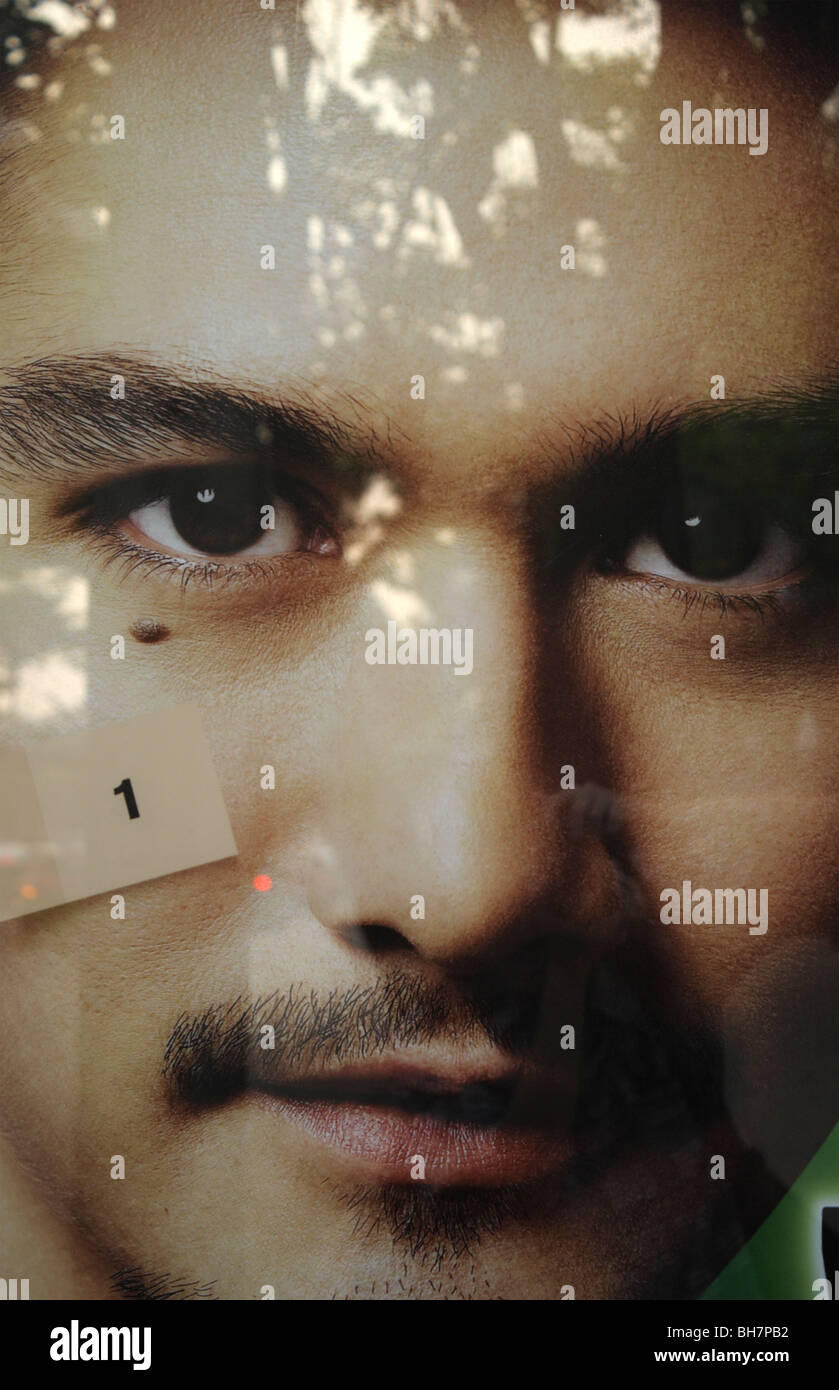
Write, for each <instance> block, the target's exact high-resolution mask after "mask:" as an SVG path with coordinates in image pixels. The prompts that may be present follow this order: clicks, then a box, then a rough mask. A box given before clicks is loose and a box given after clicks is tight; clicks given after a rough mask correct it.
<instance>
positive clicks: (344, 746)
mask: <svg viewBox="0 0 839 1390" xmlns="http://www.w3.org/2000/svg"><path fill="white" fill-rule="evenodd" d="M364 615H365V616H364V619H363V627H361V626H360V632H359V639H358V640H359V651H358V652H357V654H355V655H354V657H353V659H352V660H351V662H350V674H349V677H348V682H347V686H346V688H345V691H344V693H343V709H342V713H341V718H340V721H339V727H340V736H339V743H340V756H339V757H335V758H333V759H331V760H330V771H329V774H328V777H329V794H328V795H327V796H326V797H325V798H324V801H323V807H324V816H328V817H329V820H328V822H327V823H325V824H324V825H323V829H324V831H325V835H326V839H327V841H328V844H329V848H330V858H331V864H330V878H331V882H332V884H333V889H334V891H335V893H336V894H337V895H338V897H339V898H340V910H339V911H340V915H341V916H342V917H344V918H345V919H346V917H347V915H348V914H349V915H352V917H354V918H355V919H356V920H358V919H359V918H362V919H366V920H368V921H370V920H375V921H379V922H382V923H385V924H388V925H393V926H396V927H398V928H399V929H400V930H402V931H404V932H406V934H410V935H415V936H416V938H417V939H418V940H420V939H421V940H422V942H423V943H424V944H425V945H428V943H429V942H430V941H432V939H433V931H435V930H439V931H440V932H442V933H444V934H445V935H446V936H447V938H448V940H449V943H450V944H451V943H452V942H453V940H454V938H455V937H458V936H459V937H460V938H462V940H467V939H468V938H470V937H472V936H475V937H476V938H477V937H479V936H480V935H481V934H482V933H484V932H486V931H490V930H491V929H492V926H493V923H494V922H495V921H497V920H500V919H501V918H503V917H505V916H506V915H508V914H509V913H510V912H511V911H512V910H514V908H513V905H514V904H520V903H521V902H522V899H523V898H524V897H528V896H533V897H537V896H538V895H539V893H540V891H541V889H542V887H543V885H544V880H545V877H546V874H547V872H548V861H549V853H548V848H549V837H548V835H547V833H546V827H547V824H548V822H549V820H550V818H551V807H552V806H553V809H554V810H555V798H552V797H551V796H550V787H549V785H548V782H549V777H546V769H545V768H544V767H543V766H541V764H540V758H539V734H538V727H537V724H538V721H537V719H536V718H535V714H534V711H535V710H536V709H537V707H538V699H537V691H536V684H537V680H538V659H537V655H536V643H535V640H534V638H535V632H534V623H535V615H534V610H533V605H532V603H531V601H530V597H529V591H528V583H527V578H526V575H525V574H524V572H523V568H522V566H521V564H520V562H519V561H518V560H517V559H516V558H514V557H510V556H506V557H504V558H502V557H500V556H499V555H498V554H497V552H489V551H487V553H479V552H478V551H477V549H476V548H469V549H467V548H466V547H464V548H462V549H458V548H457V547H452V548H451V549H450V550H448V551H447V552H446V553H445V554H443V555H441V553H440V548H439V547H435V549H434V550H433V551H432V553H431V555H430V556H429V555H427V554H425V555H422V556H420V555H419V554H416V553H415V554H413V555H412V564H411V565H410V566H409V565H405V566H404V568H403V582H402V583H401V584H396V583H392V582H390V581H389V580H388V581H384V580H382V581H376V580H374V581H373V582H372V583H371V586H370V590H369V593H368V595H367V600H366V603H365V607H364ZM424 630H425V631H426V632H432V633H436V634H438V636H437V637H433V636H432V637H429V638H428V639H427V640H426V642H425V645H423V631H424ZM362 632H363V634H364V642H363V645H362V641H361V633H362ZM412 632H413V633H414V634H415V637H416V640H415V642H414V640H413V639H412V638H411V637H410V633H412ZM458 633H459V634H460V635H459V637H458ZM467 633H468V634H470V635H471V636H470V638H469V640H467ZM439 634H443V635H442V636H439ZM470 644H471V669H468V667H469V664H470V663H469V662H468V661H467V660H466V659H465V657H466V653H467V652H468V651H469V649H470ZM435 653H436V656H437V661H436V663H435V661H434V656H435ZM447 655H450V656H451V662H450V664H448V665H446V664H443V663H444V659H445V658H446V656H447ZM458 659H459V660H460V672H461V673H460V674H458V665H457V664H456V662H457V660H458ZM418 896H419V897H422V898H423V899H424V900H425V907H426V916H425V917H424V918H418V917H416V916H412V915H411V912H412V903H413V904H414V908H416V903H415V900H416V898H417V897H418ZM326 897H327V899H328V898H329V894H328V893H327V895H326ZM324 909H325V910H326V911H327V912H330V913H332V914H334V911H335V904H334V902H333V903H332V904H330V903H329V902H328V901H324V902H322V905H321V911H323V910H324ZM432 912H433V915H432ZM432 921H433V922H434V923H435V924H436V926H435V927H434V928H432V926H431V925H430V924H431V922H432ZM461 944H462V943H461ZM455 949H459V947H458V946H456V947H455Z"/></svg>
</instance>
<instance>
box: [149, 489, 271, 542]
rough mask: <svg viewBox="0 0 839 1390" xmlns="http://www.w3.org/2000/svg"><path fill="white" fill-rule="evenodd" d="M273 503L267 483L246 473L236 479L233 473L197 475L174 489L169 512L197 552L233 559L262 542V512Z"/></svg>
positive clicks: (175, 524) (185, 538) (180, 531)
mask: <svg viewBox="0 0 839 1390" xmlns="http://www.w3.org/2000/svg"><path fill="white" fill-rule="evenodd" d="M202 498H203V499H204V500H202ZM270 500H271V488H270V487H269V486H268V485H267V484H266V481H265V479H264V478H263V477H261V476H259V475H256V474H254V473H250V474H249V473H248V472H247V470H245V469H241V470H238V471H237V472H236V474H235V476H233V477H231V474H230V470H226V473H225V474H224V475H222V474H219V473H215V472H213V471H208V472H204V471H201V472H198V471H196V472H195V475H194V478H186V479H184V480H183V481H182V482H181V483H180V484H179V486H178V487H177V488H176V489H173V491H172V493H171V495H170V498H169V510H170V513H171V516H172V524H173V526H174V527H175V530H176V531H177V532H178V535H179V536H180V537H181V538H182V540H185V541H186V542H187V544H188V545H190V546H191V547H192V548H193V549H194V550H203V551H204V552H205V553H206V554H208V555H232V554H234V552H236V551H238V550H245V549H246V548H247V547H248V546H249V545H253V544H254V542H255V541H257V540H259V538H260V536H261V535H262V534H263V532H262V527H261V526H260V519H261V518H260V508H261V507H264V506H265V505H266V504H267V503H268V502H270Z"/></svg>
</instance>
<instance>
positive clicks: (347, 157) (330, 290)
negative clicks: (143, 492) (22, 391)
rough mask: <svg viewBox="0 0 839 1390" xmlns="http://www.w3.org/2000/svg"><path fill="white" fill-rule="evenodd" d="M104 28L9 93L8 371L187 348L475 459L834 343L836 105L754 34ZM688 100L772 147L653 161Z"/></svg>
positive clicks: (385, 8)
mask: <svg viewBox="0 0 839 1390" xmlns="http://www.w3.org/2000/svg"><path fill="white" fill-rule="evenodd" d="M695 9H696V10H699V9H700V7H695ZM115 12H116V25H115V26H114V27H113V29H107V30H102V29H92V30H91V31H90V32H89V33H87V34H84V35H82V36H81V37H79V38H78V39H77V40H75V41H74V42H73V43H71V44H69V45H68V46H67V48H66V50H65V52H64V53H63V54H62V55H61V56H60V57H54V58H52V59H50V60H48V61H47V62H46V63H45V64H43V65H41V67H40V68H39V75H40V76H41V79H42V81H41V86H40V87H39V88H37V89H35V90H34V91H32V92H25V93H21V94H20V95H19V96H18V97H16V100H18V101H19V103H20V106H21V111H20V119H22V120H23V121H24V122H25V123H26V125H27V126H28V128H29V136H30V138H31V137H32V136H33V133H34V136H35V137H37V138H35V139H34V141H33V143H32V144H31V148H29V149H28V150H27V151H25V152H24V153H22V154H20V155H18V156H17V159H18V160H19V162H20V164H21V167H22V168H24V170H25V187H26V190H27V198H26V208H25V211H24V213H23V215H22V216H21V217H20V221H19V227H18V236H19V238H20V244H21V245H22V247H23V248H24V252H25V254H24V255H23V256H22V257H18V258H17V270H16V271H15V274H14V277H13V278H14V286H13V289H14V297H13V311H12V313H11V315H10V319H9V320H8V321H9V322H10V324H11V332H10V337H9V338H7V343H8V353H9V358H10V360H15V359H18V358H21V357H30V356H33V355H40V354H43V353H46V352H54V351H56V350H59V351H61V352H72V351H86V352H89V351H100V350H102V349H108V348H110V347H112V346H116V345H119V346H121V347H125V346H128V347H131V348H132V349H136V348H140V349H142V350H148V351H149V352H151V353H153V354H154V355H155V356H156V357H160V356H165V357H174V358H176V359H177V358H178V357H179V356H184V355H186V356H191V355H193V354H197V355H198V356H199V357H203V358H206V359H208V360H212V362H213V363H214V364H215V365H218V366H221V367H223V369H224V370H225V371H227V372H230V373H231V374H233V375H235V376H239V377H242V378H247V379H248V380H249V381H252V382H255V383H257V384H258V385H260V386H263V387H266V388H268V389H270V388H271V387H272V386H274V385H277V386H279V385H281V384H282V383H283V382H291V381H296V382H300V383H307V384H308V383H314V384H316V385H318V386H320V387H322V388H323V389H324V390H327V391H328V390H331V389H336V390H343V391H359V392H363V393H365V394H367V395H371V396H373V397H375V398H376V399H377V400H379V401H381V403H382V407H383V409H385V408H386V409H387V410H388V412H389V413H390V414H394V415H396V417H397V419H399V418H400V416H402V417H404V418H405V420H406V422H407V428H409V430H410V432H411V434H412V435H413V436H414V437H426V438H427V439H428V441H429V443H430V444H431V445H434V446H440V445H441V444H442V443H443V442H444V441H446V440H449V439H451V436H452V430H453V429H455V428H458V427H462V425H463V421H464V418H465V417H468V418H469V419H470V420H471V421H472V422H473V423H472V424H471V426H470V432H471V436H472V441H473V451H472V452H473V456H476V457H477V456H480V454H481V452H482V450H484V449H489V450H492V449H494V448H496V447H497V446H498V445H499V443H500V442H501V441H503V440H504V439H505V438H506V437H507V435H508V434H509V437H510V439H513V438H518V437H520V435H521V431H522V428H523V423H524V422H526V425H527V428H528V429H533V430H537V429H539V428H541V425H542V424H543V423H544V422H545V421H549V420H551V419H554V418H560V419H562V420H565V419H568V420H571V419H574V420H578V419H590V418H591V417H593V416H595V415H598V414H600V413H602V412H604V411H608V412H627V413H629V412H631V411H633V410H637V409H645V408H647V407H648V406H650V405H651V404H653V403H660V402H662V401H666V402H676V401H683V400H685V399H695V398H701V397H707V393H708V380H709V376H710V375H711V374H712V373H716V372H720V373H723V374H724V375H725V376H726V382H727V387H728V390H729V393H731V394H733V393H734V392H736V391H738V390H743V391H748V390H749V389H751V388H753V387H755V386H757V385H760V384H762V383H763V382H765V379H766V377H767V376H769V377H772V378H778V377H782V376H797V375H802V374H806V373H808V372H810V371H813V370H817V369H818V367H819V366H820V365H821V364H822V363H823V362H824V360H825V359H826V358H827V357H829V356H830V355H831V353H832V351H833V350H834V343H833V333H834V329H833V325H834V323H835V316H836V307H837V304H836V300H837V258H836V250H835V236H834V234H833V228H835V217H836V196H835V178H834V176H833V174H832V173H831V156H833V155H834V145H833V139H832V133H831V130H830V127H829V126H828V125H827V123H826V122H825V121H824V120H823V118H822V117H821V115H820V113H819V106H820V103H821V101H823V100H824V97H825V96H826V95H827V92H826V91H822V90H820V88H819V84H818V81H817V79H816V78H815V77H813V76H811V75H810V74H808V73H807V72H806V71H805V70H803V69H801V68H797V69H796V70H795V72H792V71H785V70H784V68H783V67H781V66H780V65H779V64H778V63H777V62H776V61H775V55H773V54H768V53H766V52H764V53H758V52H757V51H756V50H755V49H754V48H752V47H751V46H750V45H749V43H748V42H747V40H746V38H745V36H744V35H743V34H742V32H737V31H726V30H720V28H719V26H718V25H717V24H714V23H710V22H705V20H703V18H702V15H701V13H700V14H697V13H691V14H690V15H689V16H685V15H684V13H682V14H681V16H679V15H678V14H677V15H676V16H675V17H673V12H672V10H669V11H666V12H665V17H664V22H663V23H662V16H661V13H660V8H659V6H658V5H657V4H655V3H653V0H650V3H649V4H645V3H640V4H637V3H636V4H632V5H629V4H625V5H623V6H621V5H618V6H616V7H614V10H613V13H612V14H611V16H609V15H606V16H602V15H601V16H597V15H591V14H585V13H579V14H576V15H570V14H565V15H563V14H556V15H553V16H551V17H550V18H546V17H545V12H544V11H543V10H541V9H540V8H537V7H534V8H533V11H532V13H531V12H530V11H529V10H528V8H527V7H526V6H522V5H517V4H513V3H510V4H506V3H498V4H492V5H484V6H479V5H467V6H465V7H464V6H458V5H456V4H432V3H428V4H425V5H420V4H419V3H415V4H413V5H390V4H386V5H380V6H377V7H376V8H373V7H371V6H369V5H364V4H361V3H357V0H350V2H349V3H339V0H307V3H305V4H303V5H301V6H295V5H291V4H289V5H285V4H283V3H281V2H280V3H279V4H278V6H277V9H276V10H275V11H270V10H267V11H264V10H261V9H259V8H258V7H257V6H255V5H254V4H252V3H250V0H248V2H247V3H245V0H241V3H240V0H230V3H226V4H222V5H216V6H214V7H212V11H211V13H209V14H208V9H207V6H206V5H203V4H201V5H199V4H196V3H193V0H181V2H180V3H179V4H178V5H170V4H164V3H161V2H160V0H132V4H130V5H117V6H115ZM50 84H53V85H52V88H51V90H50ZM55 84H60V85H59V86H56V85H55ZM688 99H689V100H691V102H692V103H693V106H694V107H698V106H708V107H711V108H713V107H717V106H732V107H738V106H739V107H744V108H748V107H753V108H756V109H761V108H765V109H766V110H767V111H768V119H769V146H768V151H767V153H766V154H764V155H759V156H751V155H750V154H749V152H748V147H747V146H736V145H735V146H731V147H720V148H708V147H691V146H686V147H681V148H680V147H673V146H665V145H663V144H662V143H661V141H660V138H659V136H660V129H661V119H660V113H661V111H662V110H663V109H664V108H665V107H673V106H675V107H679V106H680V105H681V102H682V101H683V100H688ZM116 114H119V115H122V116H123V117H124V120H125V138H124V139H123V140H112V139H111V138H110V125H111V118H112V117H113V116H114V115H116ZM418 116H421V117H422V118H423V120H424V138H416V136H417V135H418V134H422V133H423V132H422V125H421V123H418V122H417V120H416V117H418ZM569 246H570V247H573V248H574V258H575V266H574V268H573V269H571V268H570V267H569V264H568V262H569V257H568V252H567V249H565V248H568V247H569ZM267 248H270V251H269V250H268V249H267ZM272 260H273V268H269V267H270V264H271V262H272ZM45 290H46V296H45ZM418 375H421V376H422V377H423V378H424V382H425V394H426V408H425V409H424V410H422V411H419V410H417V409H416V408H415V407H414V408H413V409H412V408H411V402H412V397H411V381H412V380H413V379H415V378H416V376H418ZM432 403H433V409H430V408H428V407H429V406H430V405H431V404H432ZM476 422H479V423H476Z"/></svg>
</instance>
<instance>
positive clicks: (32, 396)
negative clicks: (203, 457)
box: [0, 354, 404, 489]
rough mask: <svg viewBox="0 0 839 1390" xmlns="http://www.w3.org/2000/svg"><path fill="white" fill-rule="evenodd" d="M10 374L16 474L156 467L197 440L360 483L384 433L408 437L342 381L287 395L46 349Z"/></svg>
mask: <svg viewBox="0 0 839 1390" xmlns="http://www.w3.org/2000/svg"><path fill="white" fill-rule="evenodd" d="M115 376H119V377H122V378H123V381H124V390H125V395H124V398H123V399H113V398H112V396H111V394H110V393H111V389H112V379H113V378H114V377H115ZM2 379H5V380H4V384H2V385H0V475H2V476H4V477H5V478H7V479H8V480H9V481H10V482H26V481H27V480H28V479H31V478H39V479H42V480H47V481H54V480H56V479H60V480H61V481H63V482H66V481H67V480H68V477H73V476H75V477H77V478H78V479H79V480H81V481H82V482H84V481H86V480H88V479H90V478H93V477H95V476H99V475H101V474H102V473H103V472H106V471H109V470H113V468H114V465H115V463H119V464H125V465H130V464H133V465H135V466H140V465H142V464H147V463H149V462H154V463H155V464H156V465H158V466H159V465H160V464H161V463H165V462H166V461H167V459H166V455H167V453H171V454H176V453H177V452H178V451H180V453H181V455H183V451H184V446H197V447H198V448H201V449H209V450H212V451H213V452H215V453H218V452H219V451H223V452H224V453H226V454H231V455H235V456H244V457H250V458H255V457H259V458H265V457H266V456H269V455H270V456H273V455H275V454H278V453H283V454H287V455H291V456H293V457H294V458H296V459H298V460H299V461H301V462H303V461H305V463H306V464H307V466H310V467H311V468H312V469H314V470H316V471H318V472H321V473H324V474H329V475H330V476H334V477H335V478H339V479H340V480H341V481H343V483H344V484H345V485H346V486H347V487H349V488H358V489H360V488H361V487H363V485H364V483H365V482H366V481H367V479H368V478H369V477H370V476H371V474H373V473H374V472H378V471H380V470H381V469H382V467H383V466H384V457H385V455H384V451H383V439H382V434H383V432H384V435H385V437H386V443H387V450H388V457H389V458H390V459H391V460H392V459H393V456H394V454H395V452H396V449H395V446H394V439H393V436H394V434H400V435H402V438H403V439H404V435H403V434H402V432H401V431H396V429H395V426H394V425H393V423H392V422H391V421H390V420H389V419H388V418H387V417H386V416H385V415H384V414H383V412H382V410H381V407H380V406H378V407H373V406H371V404H370V403H369V402H365V401H362V400H361V399H359V398H358V397H356V396H354V395H352V394H350V393H349V392H346V391H345V392H341V393H339V394H337V395H336V397H335V404H334V405H333V403H332V398H330V401H329V403H326V402H321V401H318V399H317V397H316V395H315V394H314V391H313V390H312V389H311V384H310V383H305V384H304V386H302V387H301V386H296V387H295V388H294V390H293V394H291V395H289V398H288V399H286V400H280V399H278V398H274V397H273V396H271V397H269V396H268V395H267V394H266V393H265V392H261V391H254V390H250V389H248V388H247V387H245V386H242V385H238V384H237V383H235V382H232V381H230V380H227V379H226V378H224V377H222V376H218V375H215V374H214V375H212V376H210V375H207V374H206V373H204V371H203V369H202V375H200V376H199V375H198V371H197V369H196V370H195V371H191V370H189V369H184V368H182V367H175V366H166V365H161V364H159V363H156V362H153V361H149V360H147V359H145V358H142V357H136V356H125V355H108V356H107V357H104V356H102V355H96V356H93V355H87V354H85V355H79V356H61V357H47V358H40V359H38V360H37V361H32V362H27V363H24V364H23V365H16V366H10V367H4V368H3V369H2ZM339 405H341V406H343V407H344V413H343V415H339V413H338V406H339ZM172 462H173V463H175V462H183V458H182V457H181V458H179V459H176V458H174V457H173V459H172Z"/></svg>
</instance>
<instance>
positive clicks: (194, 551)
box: [97, 466, 338, 562]
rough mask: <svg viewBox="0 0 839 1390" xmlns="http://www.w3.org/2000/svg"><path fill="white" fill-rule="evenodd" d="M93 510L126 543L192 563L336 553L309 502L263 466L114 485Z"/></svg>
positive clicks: (178, 472)
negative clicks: (104, 517)
mask: <svg viewBox="0 0 839 1390" xmlns="http://www.w3.org/2000/svg"><path fill="white" fill-rule="evenodd" d="M291 492H295V493H296V495H295V496H291V495H290V493H291ZM97 509H98V510H99V512H100V515H102V513H103V512H104V513H106V514H107V518H108V520H109V521H110V523H111V526H112V528H113V530H115V531H117V532H119V533H120V534H121V535H122V536H123V537H125V538H126V539H127V540H130V541H132V542H134V543H135V544H138V545H141V546H144V547H146V548H149V549H154V550H155V551H156V552H158V553H159V554H165V555H170V556H177V557H182V558H186V559H192V560H194V559H224V560H226V561H228V562H229V561H230V560H232V559H233V560H238V559H242V560H243V561H250V560H254V559H260V558H267V557H270V556H273V555H284V554H289V553H292V552H300V551H309V552H315V553H318V554H334V553H336V551H337V549H338V546H337V543H336V541H335V540H334V539H333V537H332V536H331V535H330V533H329V530H328V528H327V526H325V525H324V524H323V521H322V520H321V518H320V517H319V516H318V515H317V512H316V508H315V505H314V502H313V499H312V498H311V497H309V496H304V495H303V493H302V489H300V488H291V487H290V486H286V487H282V488H281V487H280V484H279V483H278V481H277V479H276V478H272V476H271V472H270V470H267V469H263V468H249V467H247V466H237V467H216V468H182V469H170V470H168V471H166V472H163V473H158V474H156V475H155V476H154V477H153V478H143V477H140V478H138V479H135V480H129V481H128V482H127V483H124V484H120V485H117V486H116V487H115V488H114V489H112V490H111V493H110V495H109V496H108V497H107V498H103V499H101V500H100V503H99V507H98V508H97Z"/></svg>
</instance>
